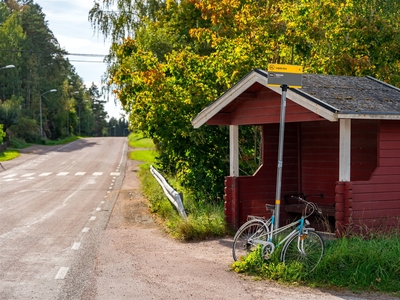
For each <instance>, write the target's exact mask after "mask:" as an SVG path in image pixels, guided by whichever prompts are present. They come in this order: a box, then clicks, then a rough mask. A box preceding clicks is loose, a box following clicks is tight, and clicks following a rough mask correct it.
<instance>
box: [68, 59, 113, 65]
mask: <svg viewBox="0 0 400 300" xmlns="http://www.w3.org/2000/svg"><path fill="white" fill-rule="evenodd" d="M69 61H71V62H88V63H99V64H105V62H104V61H94V60H75V59H70V60H69Z"/></svg>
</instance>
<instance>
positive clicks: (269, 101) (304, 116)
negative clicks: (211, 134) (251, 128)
mask: <svg viewBox="0 0 400 300" xmlns="http://www.w3.org/2000/svg"><path fill="white" fill-rule="evenodd" d="M268 91H269V92H268V93H267V92H264V93H263V92H259V93H258V94H257V97H256V98H255V99H251V98H247V99H237V100H235V102H234V103H231V104H230V105H228V107H226V108H225V109H223V110H222V111H221V112H219V113H217V114H216V115H215V116H214V117H212V118H211V119H210V120H208V121H207V124H208V125H262V124H271V123H275V124H276V123H279V121H280V111H281V95H279V94H277V93H275V92H272V91H271V90H268ZM286 102H287V103H286V117H285V119H286V122H288V123H289V122H302V121H312V120H323V118H322V117H320V116H319V115H317V114H314V113H313V112H311V111H309V110H308V109H306V108H304V107H302V106H300V105H298V104H296V103H294V102H293V101H291V100H289V99H287V101H286Z"/></svg>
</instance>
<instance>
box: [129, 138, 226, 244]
mask: <svg viewBox="0 0 400 300" xmlns="http://www.w3.org/2000/svg"><path fill="white" fill-rule="evenodd" d="M128 140H129V145H130V146H131V147H133V148H147V150H134V151H132V152H131V153H130V154H129V157H130V158H131V159H134V160H139V161H143V162H144V164H142V165H141V168H140V172H139V177H140V181H141V184H142V190H143V192H144V194H145V195H146V198H147V199H148V200H149V202H150V211H151V212H152V213H154V214H155V215H157V217H158V218H159V220H160V221H161V224H162V225H163V226H164V228H165V229H166V231H167V232H168V233H169V234H170V235H171V236H173V237H175V238H177V239H179V240H185V241H188V240H204V239H209V238H215V237H220V236H224V235H226V234H227V226H226V224H225V218H224V207H223V205H222V204H221V205H217V204H210V203H203V202H201V201H196V200H195V199H194V197H193V195H191V193H190V192H188V191H187V190H185V189H184V188H183V187H181V186H180V185H179V183H178V182H177V181H176V180H175V179H174V178H171V177H170V178H166V179H167V181H168V183H169V184H170V185H171V186H172V187H173V188H174V189H175V190H176V191H178V192H182V194H183V205H184V207H185V211H186V214H187V216H188V218H187V219H186V220H185V219H182V218H181V217H180V215H179V213H178V212H177V210H176V209H175V207H174V206H173V205H172V204H171V202H170V201H169V200H168V198H167V196H166V195H165V194H164V192H163V190H162V188H161V186H160V185H159V184H158V182H157V181H156V179H155V178H154V177H153V175H152V174H151V173H150V165H154V164H155V162H156V155H157V152H156V151H155V150H154V148H155V147H154V144H153V143H152V142H151V140H150V139H148V138H145V137H143V136H141V135H138V134H131V135H130V136H129V137H128ZM158 171H159V172H160V170H158ZM161 173H162V172H161Z"/></svg>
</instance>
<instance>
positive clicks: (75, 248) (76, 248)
mask: <svg viewBox="0 0 400 300" xmlns="http://www.w3.org/2000/svg"><path fill="white" fill-rule="evenodd" d="M80 246H81V243H74V244H73V245H72V248H71V250H79V247H80Z"/></svg>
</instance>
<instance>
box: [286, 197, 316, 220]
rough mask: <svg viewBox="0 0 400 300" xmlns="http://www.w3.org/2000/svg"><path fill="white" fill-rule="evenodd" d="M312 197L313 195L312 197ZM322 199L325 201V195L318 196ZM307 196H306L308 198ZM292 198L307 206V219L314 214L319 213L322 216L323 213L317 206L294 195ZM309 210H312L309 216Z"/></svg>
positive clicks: (305, 212) (305, 213)
mask: <svg viewBox="0 0 400 300" xmlns="http://www.w3.org/2000/svg"><path fill="white" fill-rule="evenodd" d="M310 196H311V195H310ZM318 196H320V198H321V199H323V197H324V195H323V194H318ZM306 197H307V196H304V198H306ZM291 198H293V199H296V200H298V201H299V202H302V203H304V204H305V205H306V207H305V210H304V215H305V217H309V216H311V215H312V214H313V213H314V212H317V213H318V214H320V215H322V211H321V210H320V209H319V208H318V206H317V204H315V203H313V202H310V201H307V200H305V199H304V198H301V197H298V196H295V195H292V196H291ZM307 209H310V213H308V214H307Z"/></svg>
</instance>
